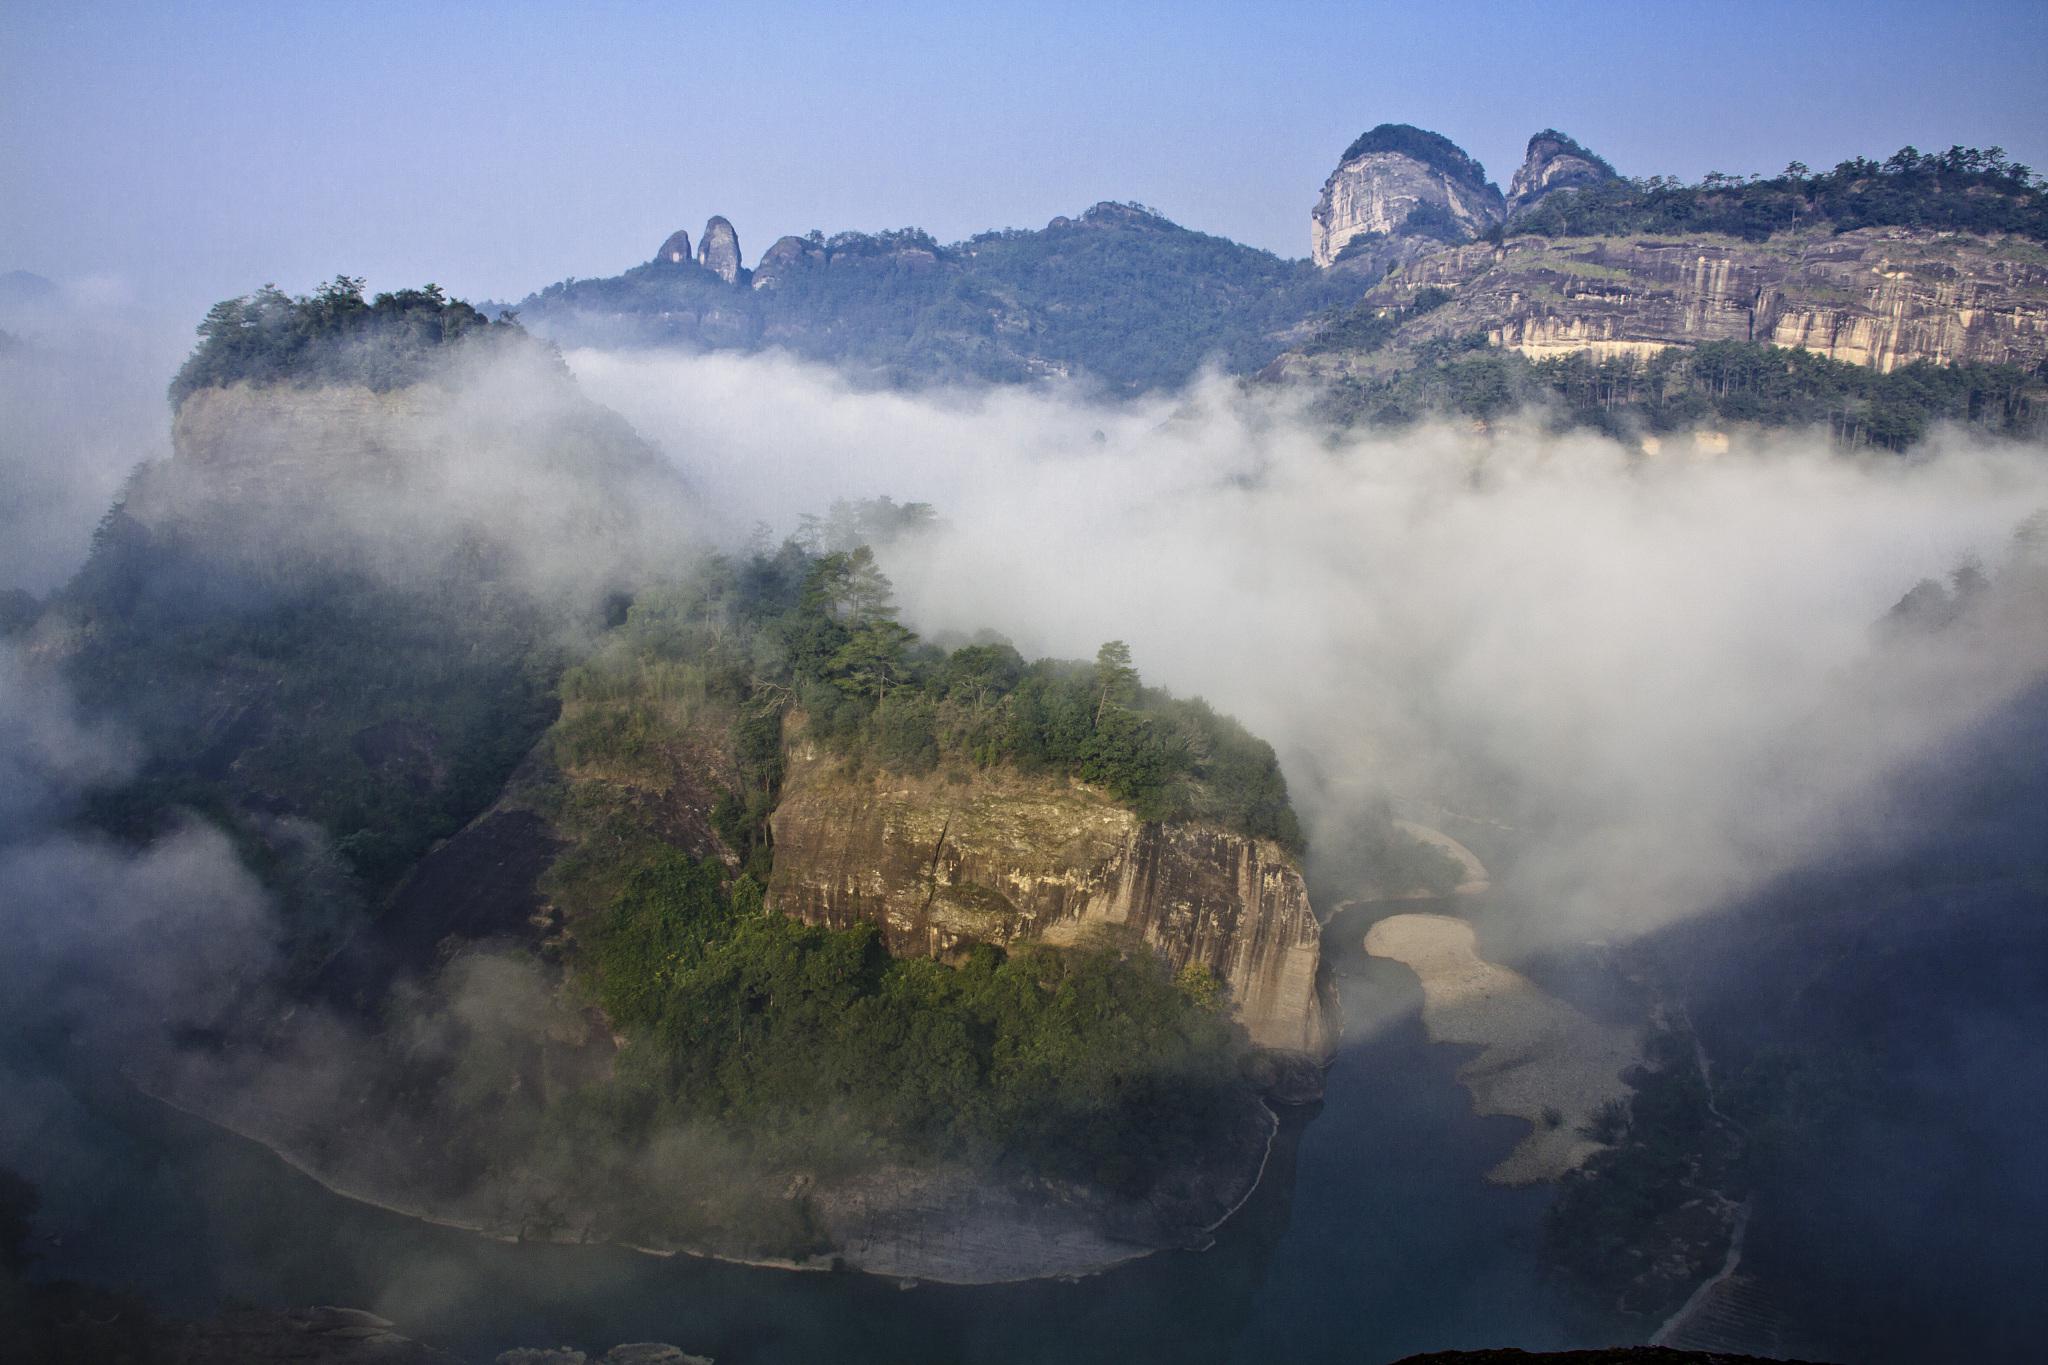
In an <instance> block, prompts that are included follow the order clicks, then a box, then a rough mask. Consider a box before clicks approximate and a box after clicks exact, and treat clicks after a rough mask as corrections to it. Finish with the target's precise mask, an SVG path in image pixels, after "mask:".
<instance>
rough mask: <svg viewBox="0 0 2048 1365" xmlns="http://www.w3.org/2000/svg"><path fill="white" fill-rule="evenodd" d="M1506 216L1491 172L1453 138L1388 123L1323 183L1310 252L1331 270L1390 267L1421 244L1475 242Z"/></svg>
mask: <svg viewBox="0 0 2048 1365" xmlns="http://www.w3.org/2000/svg"><path fill="white" fill-rule="evenodd" d="M1505 214H1506V208H1505V206H1504V205H1503V203H1502V200H1501V194H1500V190H1499V189H1498V188H1496V187H1495V186H1493V185H1491V184H1489V183H1488V182H1487V179H1486V172H1485V169H1484V168H1483V167H1481V166H1480V164H1479V163H1478V162H1476V161H1474V160H1473V159H1472V158H1471V157H1469V156H1467V155H1466V154H1465V153H1464V152H1463V151H1462V150H1460V149H1459V148H1458V147H1457V145H1456V144H1454V143H1452V142H1451V141H1450V140H1449V139H1448V138H1445V137H1442V136H1440V135H1439V134H1436V133H1430V132H1424V131H1423V130H1422V129H1419V128H1411V127H1409V126H1408V125H1407V124H1393V123H1383V124H1381V125H1380V126H1379V127H1377V128H1375V129H1373V130H1372V131H1371V132H1369V133H1366V134H1365V135H1364V136H1362V137H1360V138H1359V139H1358V140H1357V141H1356V142H1354V143H1352V144H1351V146H1350V147H1349V148H1347V149H1346V150H1345V153H1344V156H1343V159H1342V160H1341V161H1340V162H1339V163H1338V166H1337V169H1336V170H1334V171H1332V172H1331V173H1330V178H1329V179H1328V180H1325V181H1324V182H1323V192H1322V196H1321V197H1320V198H1318V199H1317V200H1316V206H1315V209H1314V211H1313V212H1312V213H1311V214H1310V216H1309V246H1310V255H1311V257H1312V258H1313V259H1314V261H1315V263H1316V264H1317V265H1319V266H1325V267H1327V266H1332V265H1335V264H1337V262H1338V261H1339V260H1345V259H1356V258H1358V257H1360V256H1366V257H1368V258H1370V259H1372V260H1373V261H1374V263H1375V264H1376V265H1378V267H1379V268H1380V269H1384V268H1385V267H1386V265H1389V264H1392V263H1393V262H1394V261H1395V260H1398V259H1401V258H1403V257H1404V256H1405V255H1412V254H1414V252H1415V251H1417V250H1420V249H1421V246H1420V244H1423V243H1436V242H1445V241H1449V242H1461V241H1469V240H1471V239H1472V238H1473V237H1476V236H1478V235H1479V234H1480V233H1482V232H1484V231H1485V230H1486V229H1487V228H1489V227H1491V226H1492V225H1493V224H1495V223H1497V222H1500V221H1501V219H1502V218H1503V217H1504V216H1505ZM1404 247H1405V248H1407V250H1405V251H1404V250H1403V249H1402V248H1404Z"/></svg>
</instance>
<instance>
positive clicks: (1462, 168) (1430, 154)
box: [1337, 123, 1486, 190]
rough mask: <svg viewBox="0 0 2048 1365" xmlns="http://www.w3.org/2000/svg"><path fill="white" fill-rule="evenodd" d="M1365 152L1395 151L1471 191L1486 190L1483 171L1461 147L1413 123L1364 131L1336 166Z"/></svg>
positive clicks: (1386, 124) (1389, 125)
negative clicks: (1466, 186)
mask: <svg viewBox="0 0 2048 1365" xmlns="http://www.w3.org/2000/svg"><path fill="white" fill-rule="evenodd" d="M1367 152H1396V153H1399V154H1400V155H1402V156H1405V157H1409V158H1411V159H1413V160H1415V161H1420V162H1421V163H1422V164H1423V165H1425V166H1428V167H1429V168H1430V169H1432V170H1437V171H1441V172H1443V173H1444V174H1445V175H1448V176H1449V177H1451V179H1453V180H1457V181H1460V182H1462V183H1464V184H1466V185H1469V186H1471V187H1472V188H1474V189H1480V190H1483V189H1485V188H1486V168H1485V167H1484V166H1482V165H1480V164H1479V163H1478V162H1477V161H1474V160H1473V159H1472V157H1471V155H1470V154H1469V153H1467V152H1466V151H1465V149H1464V148H1463V147H1460V146H1459V145H1458V144H1457V143H1455V142H1453V141H1451V140H1450V139H1449V138H1447V137H1445V136H1444V135H1443V134H1442V133H1432V132H1430V131H1429V130H1427V129H1425V128H1417V127H1415V126H1414V125H1413V124H1409V123H1382V124H1380V125H1379V126H1378V127H1377V128H1370V129H1367V130H1366V131H1365V132H1363V133H1360V134H1359V135H1358V136H1357V138H1355V139H1354V140H1353V141H1352V143H1351V145H1350V146H1349V147H1346V148H1345V149H1344V155H1342V156H1340V157H1338V158H1337V164H1338V165H1340V166H1341V165H1343V164H1344V163H1345V162H1347V161H1349V160H1351V159H1352V158H1353V157H1359V156H1364V155H1365V154H1366V153H1367Z"/></svg>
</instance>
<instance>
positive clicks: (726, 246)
mask: <svg viewBox="0 0 2048 1365" xmlns="http://www.w3.org/2000/svg"><path fill="white" fill-rule="evenodd" d="M697 264H699V265H701V266H703V267H704V268H705V269H706V270H708V271H710V272H711V273H712V274H714V275H716V276H718V278H720V279H721V280H724V281H725V282H726V283H727V284H733V283H736V282H737V281H738V280H739V277H740V235H739V233H737V232H735V231H733V227H732V224H731V223H729V222H727V221H726V220H725V219H723V218H720V217H716V216H714V217H713V218H712V219H711V221H710V222H708V223H706V224H704V235H703V236H702V237H700V238H698V239H697Z"/></svg>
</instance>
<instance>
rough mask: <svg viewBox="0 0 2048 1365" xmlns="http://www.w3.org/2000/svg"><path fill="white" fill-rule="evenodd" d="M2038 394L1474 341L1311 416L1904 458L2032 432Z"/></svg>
mask: <svg viewBox="0 0 2048 1365" xmlns="http://www.w3.org/2000/svg"><path fill="white" fill-rule="evenodd" d="M1436 292H1438V291H1431V290H1424V291H1423V293H1424V295H1430V294H1433V293H1436ZM1425 302H1426V301H1425V300H1424V299H1423V298H1420V297H1418V299H1417V301H1416V303H1415V305H1413V306H1412V307H1411V308H1410V309H1409V310H1407V311H1406V312H1405V313H1403V312H1389V313H1388V314H1386V315H1385V316H1379V315H1373V316H1366V315H1365V314H1364V312H1363V310H1361V312H1360V313H1359V314H1357V315H1354V316H1352V317H1350V318H1347V319H1343V320H1340V322H1339V323H1338V324H1336V325H1335V326H1334V327H1333V328H1332V334H1333V339H1332V341H1331V342H1330V347H1331V348H1333V349H1345V348H1350V349H1355V350H1358V351H1360V352H1367V353H1369V352H1370V351H1373V350H1377V349H1379V348H1380V347H1382V346H1384V345H1386V344H1387V343H1388V341H1389V339H1390V338H1391V337H1392V336H1393V333H1394V329H1395V328H1397V327H1398V326H1399V325H1400V324H1401V322H1402V321H1404V320H1405V319H1406V318H1407V317H1409V316H1413V315H1415V314H1417V313H1419V312H1421V311H1426V309H1425ZM2039 393H2040V382H2039V376H2037V375H2030V374H2028V372H2027V371H2025V370H2022V369H2020V368H2019V367H2018V366H2014V365H1979V364H1960V365H1936V364H1933V363H1931V362H1928V361H1915V362H1914V363H1913V364H1910V365H1903V366H1901V367H1899V368H1898V369H1896V370H1893V371H1891V372H1890V373H1888V374H1887V373H1881V372H1879V371H1877V370H1874V369H1871V368H1869V367H1867V366H1863V365H1852V364H1849V363H1848V362H1846V361H1840V360H1830V359H1828V358H1827V357H1826V356H1823V355H1818V354H1815V353H1814V352H1812V351H1804V350H1795V349H1788V348H1785V347H1780V346H1772V345H1769V344H1767V343H1764V342H1749V341H1709V342H1703V343H1701V344H1700V345H1698V346H1692V347H1685V346H1673V347H1669V348H1667V349H1665V350H1663V351H1660V352H1658V353H1657V354H1655V355H1652V356H1649V357H1647V358H1645V357H1641V356H1627V355H1623V356H1613V357H1609V358H1607V359H1601V360H1596V359H1595V358H1593V357H1592V356H1590V355H1584V354H1578V355H1568V356H1555V357H1548V358H1545V359H1542V360H1531V359H1530V358H1529V357H1527V356H1524V355H1522V354H1521V353H1519V352H1516V351H1509V350H1503V349H1500V348H1497V347H1491V346H1489V345H1488V344H1487V341H1486V336H1485V334H1484V333H1474V334H1472V335H1470V336H1466V337H1447V338H1440V339H1437V340H1433V341H1430V342H1427V343H1424V344H1423V345H1422V346H1420V347H1418V348H1417V349H1416V351H1415V353H1414V358H1413V363H1412V364H1411V365H1410V366H1409V367H1408V368H1405V369H1401V370H1398V371H1394V372H1390V373H1386V374H1381V375H1366V376H1356V377H1346V378H1342V379H1339V380H1336V381H1334V382H1333V383H1332V384H1331V385H1330V386H1329V388H1328V389H1327V391H1326V392H1325V394H1324V397H1323V400H1322V411H1323V413H1324V415H1325V416H1327V417H1328V418H1330V419H1331V420H1332V421H1335V422H1337V423H1339V424H1340V425H1351V424H1354V423H1369V424H1371V425H1375V426H1403V425H1406V424H1408V423H1411V422H1414V421H1417V420H1419V419H1422V418H1424V417H1428V416H1432V415H1442V414H1456V415H1458V416H1463V417H1473V418H1478V419H1480V420H1482V421H1492V420H1494V419H1496V418H1500V417H1505V416H1507V415H1509V414H1510V413H1513V412H1516V411H1518V410H1520V409H1523V408H1529V409H1533V410H1535V411H1538V412H1542V413H1546V414H1548V415H1549V417H1550V418H1551V421H1552V424H1553V425H1554V426H1556V427H1559V428H1564V427H1573V426H1578V427H1591V428H1594V429H1596V430H1600V431H1605V432H1608V433H1609V434H1612V435H1616V436H1622V437H1633V436H1637V435H1640V434H1642V433H1644V432H1652V433H1656V432H1672V431H1688V430H1692V429H1694V428H1697V427H1699V426H1701V425H1703V424H1707V423H1731V422H1745V423H1754V424H1756V425H1759V426H1766V427H1784V426H1812V427H1826V428H1827V430H1828V432H1829V434H1830V435H1831V436H1832V437H1833V439H1834V440H1835V441H1836V443H1838V444H1840V445H1842V446H1846V447H1851V448H1853V447H1859V446H1874V447H1877V448H1879V449H1883V450H1905V449H1907V448H1908V447H1910V446H1912V445H1913V444H1914V443H1916V442H1917V441H1919V440H1920V439H1921V438H1922V437H1924V436H1925V435H1926V434H1927V433H1928V432H1929V430H1931V429H1932V428H1933V427H1934V425H1935V424H1936V423H1938V422H1957V423H1963V424H1966V425H1969V426H1972V427H1975V428H1977V429H1979V430H1982V431H1989V432H1995V433H1997V434H1999V435H2004V436H2026V435H2028V434H2030V433H2032V432H2034V431H2036V430H2038V429H2039V427H2040V424H2041V417H2042V412H2041V404H2040V399H2039Z"/></svg>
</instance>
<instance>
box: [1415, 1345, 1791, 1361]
mask: <svg viewBox="0 0 2048 1365" xmlns="http://www.w3.org/2000/svg"><path fill="white" fill-rule="evenodd" d="M1522 1361H1553V1362H1556V1365H1767V1358H1766V1357H1764V1356H1730V1355H1721V1354H1719V1353H1717V1352H1712V1351H1674V1350H1672V1349H1671V1348H1670V1347H1668V1346H1604V1347H1601V1348H1599V1349H1597V1350H1592V1351H1517V1350H1512V1349H1501V1350H1494V1351H1431V1352H1430V1353H1429V1354H1427V1355H1419V1356H1408V1357H1406V1358H1404V1359H1402V1360H1397V1361H1395V1362H1394V1365H1520V1362H1522ZM1777 1365H1815V1362H1812V1361H1799V1360H1791V1361H1781V1362H1777Z"/></svg>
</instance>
